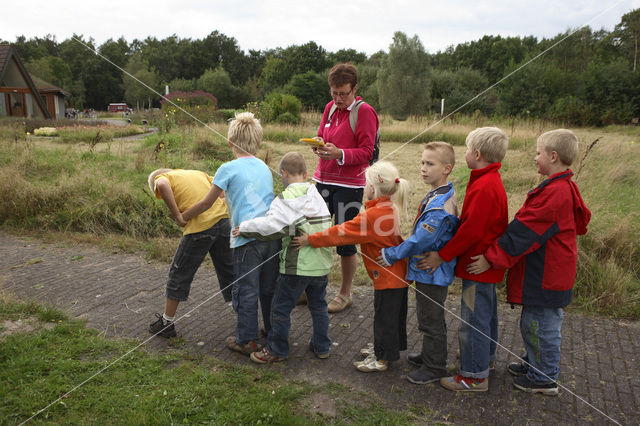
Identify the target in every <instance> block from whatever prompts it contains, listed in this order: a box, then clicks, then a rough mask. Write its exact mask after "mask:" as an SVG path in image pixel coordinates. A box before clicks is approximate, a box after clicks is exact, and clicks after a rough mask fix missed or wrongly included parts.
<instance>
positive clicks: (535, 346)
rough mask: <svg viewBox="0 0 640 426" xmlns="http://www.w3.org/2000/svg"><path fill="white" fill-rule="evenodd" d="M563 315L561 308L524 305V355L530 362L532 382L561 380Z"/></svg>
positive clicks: (528, 375) (529, 371) (522, 317)
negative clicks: (559, 375)
mask: <svg viewBox="0 0 640 426" xmlns="http://www.w3.org/2000/svg"><path fill="white" fill-rule="evenodd" d="M562 318H563V315H562V308H541V307H536V306H523V307H522V313H521V314H520V333H522V340H523V341H524V348H525V350H526V354H525V356H524V357H523V359H524V360H525V361H526V362H528V363H529V364H530V366H529V369H528V371H527V378H528V379H529V380H530V381H531V382H533V383H538V384H540V383H549V382H555V381H556V380H558V374H559V373H560V343H561V342H562V335H561V334H560V329H561V328H562ZM525 365H526V364H525Z"/></svg>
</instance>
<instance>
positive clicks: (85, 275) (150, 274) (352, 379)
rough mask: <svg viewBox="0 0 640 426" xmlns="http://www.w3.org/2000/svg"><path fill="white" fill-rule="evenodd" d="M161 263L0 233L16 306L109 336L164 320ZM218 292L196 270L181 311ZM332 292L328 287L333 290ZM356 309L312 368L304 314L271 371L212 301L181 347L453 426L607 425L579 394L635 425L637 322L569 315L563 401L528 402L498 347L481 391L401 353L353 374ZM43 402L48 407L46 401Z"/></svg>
mask: <svg viewBox="0 0 640 426" xmlns="http://www.w3.org/2000/svg"><path fill="white" fill-rule="evenodd" d="M167 268H168V265H164V264H158V263H155V262H154V263H149V262H147V261H145V260H144V259H142V258H141V257H140V256H137V255H127V254H108V253H105V252H104V251H103V250H101V249H99V248H95V247H91V246H83V245H81V246H74V247H68V246H66V247H63V246H58V245H55V244H44V243H42V242H39V241H37V240H32V239H23V238H17V237H12V236H8V235H6V234H3V233H0V288H1V289H4V290H5V291H8V292H10V293H13V294H15V295H17V296H19V297H25V298H30V299H34V300H36V301H38V302H46V303H51V304H53V305H55V306H57V307H59V308H61V309H63V310H65V311H67V312H69V313H70V314H71V315H73V316H76V317H79V318H86V320H87V321H88V325H89V326H90V327H94V328H96V329H98V330H101V331H103V332H104V333H105V334H106V335H108V336H118V337H128V338H134V339H139V340H143V339H146V338H148V337H149V333H148V331H147V326H148V324H149V323H150V322H151V320H152V319H153V318H154V316H153V314H154V312H161V309H162V307H163V303H164V302H163V301H164V281H165V277H166V273H167ZM217 287H218V285H217V283H216V280H215V274H214V272H213V271H212V270H210V268H201V270H200V271H198V273H197V274H196V278H195V280H194V283H193V289H192V293H191V298H190V300H189V301H188V302H185V303H183V304H181V306H180V309H179V311H178V314H185V313H186V312H188V311H190V310H191V309H193V308H194V307H196V306H197V305H199V304H200V303H201V302H203V301H204V300H206V299H207V298H209V297H210V296H211V295H213V294H215V292H216V288H217ZM334 290H335V288H333V287H332V288H331V292H332V293H333V291H334ZM358 290H359V293H358V294H356V295H355V296H354V306H353V308H351V309H349V310H347V311H346V312H342V313H339V314H335V315H332V316H331V325H330V337H331V339H332V340H333V341H334V346H333V347H332V350H331V356H330V357H329V358H328V359H326V360H318V359H316V358H315V357H313V355H312V354H311V353H310V352H309V351H308V348H307V345H306V344H305V343H306V342H307V341H308V339H309V337H310V327H311V321H310V317H309V314H308V311H307V308H306V307H304V306H301V307H297V308H296V309H295V310H294V313H293V315H292V332H291V339H290V340H291V342H293V345H294V346H293V347H292V352H291V357H290V359H289V360H288V361H287V362H284V363H279V364H275V365H272V366H258V365H255V364H252V363H251V362H250V361H249V360H248V359H247V358H246V357H243V356H241V355H239V354H236V353H233V352H231V351H229V350H228V349H226V348H225V345H224V339H225V338H226V337H227V336H230V335H232V334H233V332H234V326H235V314H234V312H233V310H232V308H231V307H230V306H229V305H228V304H225V303H224V302H223V301H222V298H221V297H220V296H216V297H213V298H212V299H211V300H210V301H208V302H207V303H204V304H203V305H202V306H200V307H199V308H197V309H196V310H195V311H194V312H192V313H191V314H190V315H189V316H188V317H185V318H183V319H182V320H180V322H179V323H178V324H177V325H176V327H177V328H178V330H179V332H180V333H181V334H182V336H183V337H184V341H185V344H186V347H187V348H188V349H189V350H191V351H194V352H202V353H206V354H212V355H213V356H215V357H217V358H219V359H222V360H225V361H228V362H231V363H237V364H242V365H254V366H255V368H273V369H274V370H276V371H280V372H282V373H283V374H284V375H286V376H288V377H291V378H295V379H303V380H307V381H310V382H313V383H320V382H324V381H332V382H336V383H342V384H345V385H348V386H350V387H352V388H354V389H357V390H360V391H364V392H369V393H374V394H376V395H377V396H378V397H379V398H380V400H381V401H383V402H385V403H386V404H387V405H389V406H394V407H397V408H406V407H408V406H418V407H422V408H421V409H422V410H423V411H424V412H425V413H426V414H425V416H426V420H427V422H431V421H434V420H435V421H444V422H452V423H457V424H467V423H480V424H496V423H499V424H511V423H519V424H522V423H543V424H559V423H562V424H576V423H585V422H592V423H596V424H604V423H607V422H608V420H607V418H606V417H604V416H603V415H602V414H599V413H598V412H597V411H596V410H594V409H593V408H591V407H589V406H588V405H587V404H585V403H584V402H582V401H580V400H579V399H578V398H577V397H576V396H574V395H572V393H575V394H577V395H579V396H580V397H581V398H584V399H585V400H586V401H588V402H589V403H590V404H593V405H594V406H595V407H597V408H598V409H600V410H602V411H603V412H604V413H606V414H607V415H608V416H610V417H611V418H613V419H615V420H616V421H617V422H620V423H622V424H638V423H639V422H640V375H639V374H638V364H639V363H638V361H639V360H640V355H639V354H640V324H639V323H637V322H625V321H615V320H610V319H604V318H600V317H591V316H584V315H579V314H570V313H566V315H565V322H564V326H563V337H564V339H563V342H562V365H561V374H560V380H561V383H562V384H563V385H564V386H566V387H567V388H568V389H569V391H568V390H561V394H560V396H559V397H557V398H554V397H546V396H542V395H529V394H525V393H523V392H520V391H516V390H514V389H513V388H512V385H511V377H510V375H509V374H508V373H507V372H506V370H505V369H506V365H507V363H508V362H510V361H512V360H513V357H512V356H510V355H509V354H508V353H506V352H505V351H503V350H501V349H499V357H500V359H499V360H498V362H497V366H496V370H495V371H494V372H493V373H492V374H491V376H490V381H489V383H490V384H489V391H488V392H486V393H475V394H468V393H467V394H465V393H458V394H456V393H453V392H450V391H447V390H445V389H443V388H441V387H440V386H439V385H438V384H430V385H426V386H418V385H413V384H411V383H409V382H408V381H407V380H406V378H405V376H406V374H407V373H408V372H410V371H411V368H410V367H409V365H408V364H407V362H406V361H405V357H406V355H403V358H402V359H401V360H400V361H398V362H397V363H394V364H393V365H392V367H391V369H390V370H389V371H387V372H385V373H379V374H365V373H360V372H357V371H355V369H354V368H353V366H352V362H353V361H354V360H356V359H359V358H358V355H357V354H358V351H359V349H360V348H362V347H364V346H365V345H366V343H367V342H371V341H372V324H373V322H372V321H373V320H372V319H373V314H372V305H373V295H372V292H371V291H370V290H369V289H362V288H360V289H358ZM459 303H460V299H459V297H457V296H450V297H449V299H448V301H447V304H446V305H447V307H448V308H449V309H451V310H452V311H455V312H458V311H459ZM499 316H500V343H501V344H502V345H504V346H506V347H507V348H509V349H510V350H511V351H513V352H515V353H518V354H519V353H521V351H522V344H521V342H520V336H519V331H518V330H519V329H518V317H519V309H515V310H512V309H510V308H509V306H508V305H506V304H502V305H501V306H500V312H499ZM408 322H409V324H408V326H407V329H408V330H409V332H410V334H409V345H410V350H415V349H417V348H418V344H419V336H418V333H417V331H416V330H417V329H416V316H415V299H414V298H412V297H410V302H409V320H408ZM458 325H459V321H458V320H457V319H455V318H454V317H453V316H452V315H447V326H448V329H449V361H450V363H453V362H455V355H454V354H455V351H456V349H457V346H458V345H457V338H456V335H457V333H456V330H457V328H458ZM147 346H148V347H150V348H155V349H158V350H163V349H166V348H167V346H168V345H167V341H166V340H164V339H162V338H159V337H157V338H154V339H153V340H152V341H151V342H149V343H148V344H147ZM44 402H48V401H43V403H44Z"/></svg>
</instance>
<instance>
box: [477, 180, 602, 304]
mask: <svg viewBox="0 0 640 426" xmlns="http://www.w3.org/2000/svg"><path fill="white" fill-rule="evenodd" d="M571 176H573V172H572V171H571V170H567V171H565V172H561V173H556V174H554V175H553V176H551V177H550V178H549V179H547V180H545V181H544V182H542V183H541V184H540V185H539V186H538V187H537V188H535V189H533V190H532V191H530V192H529V194H528V195H527V199H526V200H525V202H524V205H523V206H522V208H521V209H520V210H519V211H518V213H516V216H515V218H514V219H513V221H512V222H511V223H510V224H509V227H508V229H507V232H505V234H504V235H503V236H502V237H500V239H499V240H498V241H496V242H495V243H494V244H493V245H491V247H490V248H489V250H487V252H486V253H485V257H486V258H487V260H488V261H489V262H490V263H491V264H492V265H493V267H497V268H510V269H509V274H508V275H507V300H508V301H509V302H511V303H518V304H523V305H529V306H540V307H549V308H562V307H564V306H567V305H568V304H569V303H570V302H571V289H572V288H573V284H574V281H575V278H576V264H577V247H576V235H583V234H586V233H587V224H588V223H589V219H590V218H591V212H590V211H589V209H588V208H587V206H586V205H585V204H584V201H583V200H582V197H581V196H580V191H579V190H578V186H577V185H576V184H575V183H574V182H573V181H572V180H571Z"/></svg>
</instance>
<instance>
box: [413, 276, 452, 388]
mask: <svg viewBox="0 0 640 426" xmlns="http://www.w3.org/2000/svg"><path fill="white" fill-rule="evenodd" d="M448 290H449V288H448V287H441V286H439V285H433V284H422V283H419V282H416V314H417V317H418V328H419V329H420V331H421V332H422V367H421V368H422V369H423V370H425V371H427V372H428V373H430V374H433V375H434V376H436V377H444V376H446V375H447V324H446V322H445V318H444V307H443V305H444V301H445V299H446V298H447V292H448Z"/></svg>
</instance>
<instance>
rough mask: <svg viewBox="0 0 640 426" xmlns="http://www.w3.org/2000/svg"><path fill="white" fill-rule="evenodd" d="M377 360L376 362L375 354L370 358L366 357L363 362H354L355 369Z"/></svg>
mask: <svg viewBox="0 0 640 426" xmlns="http://www.w3.org/2000/svg"><path fill="white" fill-rule="evenodd" d="M375 360H376V355H375V354H371V355H369V356H368V357H366V358H365V359H363V360H362V361H354V362H353V366H354V367H355V368H359V367H360V366H361V365H365V364H368V363H370V362H371V361H375Z"/></svg>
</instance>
